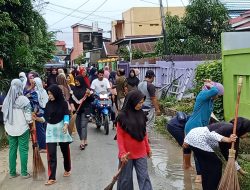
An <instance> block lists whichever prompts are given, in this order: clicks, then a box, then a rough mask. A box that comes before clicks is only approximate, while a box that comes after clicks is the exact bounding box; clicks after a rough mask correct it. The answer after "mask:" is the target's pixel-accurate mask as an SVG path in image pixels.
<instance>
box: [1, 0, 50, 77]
mask: <svg viewBox="0 0 250 190" xmlns="http://www.w3.org/2000/svg"><path fill="white" fill-rule="evenodd" d="M0 10H1V11H0V41H1V43H0V57H1V58H3V60H4V70H3V71H2V76H1V77H2V78H9V79H12V78H14V77H17V76H18V73H19V72H20V71H24V72H28V71H30V70H36V71H38V72H41V71H42V70H43V65H44V64H45V63H46V62H47V61H48V60H49V59H51V58H52V53H53V51H54V50H55V45H54V35H53V33H50V32H48V31H47V25H46V22H45V20H44V19H43V17H42V16H41V15H40V14H39V13H38V12H37V11H35V10H34V9H33V7H32V3H31V0H0Z"/></svg>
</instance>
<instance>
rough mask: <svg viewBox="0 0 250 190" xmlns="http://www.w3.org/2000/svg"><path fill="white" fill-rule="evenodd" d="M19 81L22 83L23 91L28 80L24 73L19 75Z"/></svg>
mask: <svg viewBox="0 0 250 190" xmlns="http://www.w3.org/2000/svg"><path fill="white" fill-rule="evenodd" d="M19 79H20V80H21V81H22V83H23V89H24V88H25V86H26V84H27V80H28V79H27V77H26V74H25V73H24V72H21V73H19Z"/></svg>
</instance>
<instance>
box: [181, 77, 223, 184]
mask: <svg viewBox="0 0 250 190" xmlns="http://www.w3.org/2000/svg"><path fill="white" fill-rule="evenodd" d="M223 94H224V87H223V85H222V84H220V83H217V82H213V81H211V80H208V79H206V80H205V81H204V86H203V89H202V90H201V91H200V93H199V94H198V95H197V97H196V100H195V104H194V109H193V113H192V114H191V116H190V118H189V119H188V121H187V123H186V125H185V135H187V134H188V133H189V132H190V131H191V129H194V128H196V127H203V126H207V125H208V124H209V119H210V116H211V113H212V112H213V107H214V101H215V100H216V99H218V97H219V96H222V95H223ZM190 157H191V154H184V155H183V158H184V159H185V160H186V161H185V162H186V163H188V162H190V160H191V159H190ZM194 159H195V167H196V173H197V176H196V178H195V182H196V183H200V182H201V181H202V176H201V172H200V167H199V162H198V161H197V159H196V157H195V154H194ZM188 165H190V166H191V163H190V164H188Z"/></svg>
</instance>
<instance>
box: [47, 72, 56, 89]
mask: <svg viewBox="0 0 250 190" xmlns="http://www.w3.org/2000/svg"><path fill="white" fill-rule="evenodd" d="M56 77H57V70H56V68H53V69H52V70H51V73H50V74H49V76H48V79H47V87H50V85H52V84H56Z"/></svg>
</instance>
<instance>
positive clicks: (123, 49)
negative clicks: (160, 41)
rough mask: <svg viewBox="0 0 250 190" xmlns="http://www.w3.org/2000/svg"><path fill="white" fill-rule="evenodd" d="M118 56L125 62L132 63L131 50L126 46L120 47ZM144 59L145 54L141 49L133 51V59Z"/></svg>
mask: <svg viewBox="0 0 250 190" xmlns="http://www.w3.org/2000/svg"><path fill="white" fill-rule="evenodd" d="M117 53H118V55H119V56H120V57H122V58H123V59H124V60H125V61H130V60H129V59H130V56H129V50H128V48H126V47H125V46H122V47H119V49H118V51H117ZM143 57H144V54H143V52H142V51H141V50H139V49H132V59H141V58H143Z"/></svg>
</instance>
